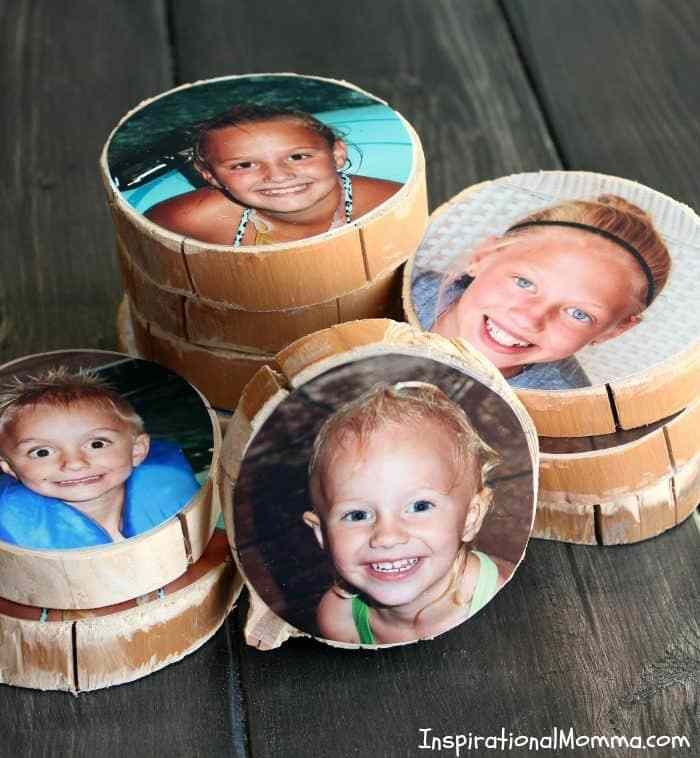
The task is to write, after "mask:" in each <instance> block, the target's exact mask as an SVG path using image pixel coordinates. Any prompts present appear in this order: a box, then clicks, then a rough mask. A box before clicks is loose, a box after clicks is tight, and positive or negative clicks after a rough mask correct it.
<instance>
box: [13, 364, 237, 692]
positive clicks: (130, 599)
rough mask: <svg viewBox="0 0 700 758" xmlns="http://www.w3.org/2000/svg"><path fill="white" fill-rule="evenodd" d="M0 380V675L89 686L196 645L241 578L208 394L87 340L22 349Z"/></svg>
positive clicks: (145, 669)
mask: <svg viewBox="0 0 700 758" xmlns="http://www.w3.org/2000/svg"><path fill="white" fill-rule="evenodd" d="M0 383H1V384H2V386H3V389H4V392H3V394H2V396H1V398H2V399H1V400H0V403H1V410H2V413H1V419H2V421H1V426H0V449H2V455H3V460H2V464H1V465H2V470H3V474H2V476H1V477H0V536H1V538H2V540H1V541H0V639H1V640H2V645H0V672H1V678H2V681H3V682H4V683H7V684H14V685H18V686H22V687H35V688H39V689H58V690H69V691H72V692H77V691H85V690H94V689H99V688H101V687H106V686H109V685H112V684H121V683H123V682H128V681H131V680H133V679H137V678H139V677H142V676H145V675H146V674H149V673H151V672H153V671H156V670H157V669H160V668H162V667H163V666H166V665H168V664H169V663H172V662H173V661H176V660H179V659H180V658H182V657H183V656H184V655H187V654H188V653H190V652H192V651H193V650H196V649H197V648H198V647H199V646H200V645H202V644H203V643H204V642H205V641H206V640H207V639H209V637H210V636H211V635H212V634H213V633H214V632H215V631H216V630H217V629H218V628H219V626H220V625H221V624H222V623H223V621H224V619H225V618H226V616H227V614H228V613H229V611H230V610H231V608H232V606H233V602H234V600H235V598H236V596H237V595H238V593H239V591H240V588H241V583H240V580H239V579H238V577H237V575H236V571H235V568H234V566H233V563H232V561H231V557H230V553H229V549H228V545H227V542H226V539H225V536H224V534H223V532H222V531H220V530H216V531H215V524H216V521H217V519H218V517H219V513H220V508H219V496H218V489H219V487H218V477H217V472H218V469H219V466H218V459H219V453H220V448H221V439H220V437H221V435H220V431H219V425H218V421H217V418H216V416H215V414H213V412H212V411H211V409H210V407H209V405H208V403H207V402H206V401H205V400H204V398H203V397H202V396H201V395H200V394H199V392H198V391H197V390H195V389H194V388H193V387H192V386H191V385H189V384H188V383H187V382H185V381H184V380H182V379H181V378H180V377H178V376H177V375H175V374H173V373H172V372H171V371H169V370H168V369H165V368H163V367H162V366H159V365H157V364H154V363H150V362H148V361H143V360H140V359H133V358H131V357H129V356H125V355H122V354H120V353H109V352H102V351H88V350H86V351H70V352H56V353H44V354H42V355H36V356H29V357H26V358H23V359H20V360H17V361H14V362H12V363H9V364H6V365H4V366H2V367H0ZM209 470H211V472H212V474H211V476H208V475H207V472H208V471H209Z"/></svg>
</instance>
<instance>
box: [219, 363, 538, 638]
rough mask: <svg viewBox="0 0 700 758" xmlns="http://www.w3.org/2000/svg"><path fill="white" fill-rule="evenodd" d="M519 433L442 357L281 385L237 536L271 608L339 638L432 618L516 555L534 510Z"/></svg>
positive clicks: (466, 609) (422, 633)
mask: <svg viewBox="0 0 700 758" xmlns="http://www.w3.org/2000/svg"><path fill="white" fill-rule="evenodd" d="M532 483H533V470H532V460H531V458H530V453H529V448H528V443H527V439H526V436H525V433H524V431H523V428H522V426H521V425H520V422H519V421H518V419H517V417H516V416H515V414H514V413H513V410H512V408H511V407H510V406H509V405H508V404H507V403H506V401H505V400H503V398H502V397H501V396H500V395H499V394H497V393H496V392H494V391H493V390H491V389H489V388H488V387H486V386H485V385H483V384H481V383H479V382H478V381H477V380H475V379H473V378H471V377H470V376H468V375H466V374H465V373H464V372H462V371H461V370H458V369H457V368H455V367H453V366H449V365H446V364H442V363H440V362H438V361H434V360H431V359H429V358H425V357H421V356H409V355H395V354H390V355H377V356H373V357H368V358H365V359H362V360H356V361H353V362H352V363H348V364H345V365H342V366H337V367H335V368H332V369H329V370H328V371H325V372H323V373H321V374H319V375H318V376H316V377H314V378H313V379H311V380H310V381H308V382H307V383H305V384H304V385H303V387H300V388H298V389H297V390H295V391H293V392H292V393H291V394H290V395H289V396H288V397H287V398H285V399H284V400H283V401H282V402H281V403H280V404H279V405H278V406H277V407H276V408H275V409H274V411H273V412H272V413H271V414H270V416H269V417H268V418H267V419H266V420H265V422H264V423H263V425H262V426H261V428H260V429H259V430H258V431H257V432H256V435H255V437H254V438H253V439H252V441H251V443H250V444H249V446H248V447H247V450H246V453H245V456H244V459H243V462H242V465H241V469H240V474H239V477H238V480H237V482H236V485H235V488H234V493H233V522H234V527H235V534H236V544H235V546H234V550H235V552H236V554H237V556H238V559H239V564H240V565H241V567H242V570H243V574H244V576H245V578H246V581H247V582H248V583H249V585H250V586H251V587H252V588H253V589H254V590H255V592H256V593H257V594H258V596H259V597H260V598H261V600H262V602H263V603H264V604H265V605H266V606H267V607H268V608H269V609H270V610H271V611H272V612H273V613H274V614H276V615H277V616H278V617H280V618H282V619H283V620H284V621H286V622H287V623H289V624H290V625H292V626H293V627H295V628H296V629H299V630H301V631H302V632H305V633H307V634H311V635H313V636H315V637H319V638H322V639H325V640H329V641H332V642H337V643H342V644H348V645H391V644H400V643H406V642H413V641H416V640H419V639H426V638H430V637H435V636H437V635H440V634H443V633H445V632H447V631H448V630H450V629H452V628H453V627H456V626H458V625H460V624H461V623H462V622H464V621H466V620H467V619H469V618H471V617H473V616H475V615H476V614H477V613H478V612H479V611H480V610H481V609H482V608H484V607H485V606H486V605H487V604H488V603H489V602H490V601H491V600H492V599H493V598H494V596H496V595H497V593H498V592H499V591H500V590H501V589H502V588H503V587H504V585H505V584H506V583H507V582H508V580H509V579H510V577H511V576H512V575H513V573H514V571H515V568H516V566H517V565H518V563H519V562H520V560H521V559H522V556H523V554H524V551H525V546H526V545H527V541H528V537H529V534H530V529H531V526H532V520H533V514H534V494H533V488H532Z"/></svg>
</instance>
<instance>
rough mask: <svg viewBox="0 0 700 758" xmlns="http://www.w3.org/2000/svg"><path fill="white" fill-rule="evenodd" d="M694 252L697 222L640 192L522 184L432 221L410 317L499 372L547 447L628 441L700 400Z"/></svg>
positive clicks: (408, 297)
mask: <svg viewBox="0 0 700 758" xmlns="http://www.w3.org/2000/svg"><path fill="white" fill-rule="evenodd" d="M699 240H700V224H698V217H697V216H696V214H695V213H693V211H692V210H690V209H689V208H687V207H686V206H683V205H681V204H679V203H677V202H675V201H673V200H672V199H671V198H669V197H667V196H665V195H663V194H661V193H659V192H656V191H654V190H652V189H649V188H648V187H644V186H642V185H640V184H636V183H634V182H631V181H628V180H625V179H620V178H617V177H613V176H605V175H602V174H593V173H588V172H581V171H571V172H566V171H544V172H539V173H528V174H517V175H514V176H508V177H504V178H501V179H497V180H494V181H489V182H484V183H483V184H479V185H477V186H475V187H472V188H469V189H467V190H465V191H464V192H463V193H461V194H460V195H458V196H457V197H456V198H454V199H453V200H451V201H450V202H449V203H447V204H446V205H445V206H443V207H442V208H441V209H439V210H438V211H437V212H436V213H435V214H434V216H433V219H432V221H431V223H430V226H429V228H428V232H427V234H426V236H425V237H424V239H423V241H422V243H421V245H420V247H419V249H418V252H417V253H416V255H415V257H414V259H413V262H412V266H411V267H410V271H407V273H406V279H405V287H404V305H405V307H406V310H407V312H408V317H409V321H410V322H411V323H414V324H416V325H418V324H419V325H420V326H421V327H422V328H424V329H429V330H432V331H435V332H437V333H439V334H442V335H444V336H447V337H451V338H461V339H465V340H467V341H468V342H469V343H470V344H472V345H473V346H474V347H475V348H476V349H477V350H479V351H481V352H482V353H483V354H484V355H485V356H486V357H487V358H488V359H489V360H491V361H492V362H493V363H494V364H495V365H496V366H497V367H498V368H499V369H500V370H501V371H502V373H503V375H504V376H505V377H506V378H507V380H508V382H509V384H510V385H511V386H512V387H514V388H516V389H518V391H519V394H520V396H521V399H522V400H523V401H524V402H525V404H526V406H527V407H528V410H530V411H531V413H532V415H533V418H534V420H535V424H536V426H537V429H538V431H539V432H540V434H543V435H546V436H580V435H590V434H606V433H610V432H614V431H615V429H616V428H623V429H631V428H634V427H639V426H642V425H644V424H647V423H651V422H653V421H657V420H659V419H662V418H664V417H667V416H669V415H671V414H672V413H675V412H677V411H679V410H681V409H682V408H684V407H685V406H687V405H688V404H689V403H690V402H692V401H693V400H694V398H695V397H696V396H697V394H698V391H699V390H700V357H699V356H700V339H699V338H698V334H699V333H700V311H699V310H698V309H697V308H696V307H694V305H693V304H694V303H695V290H694V282H695V279H696V277H695V276H694V274H693V272H694V271H695V270H696V269H697V268H698V265H699V264H698V260H699V259H698V255H697V250H698V244H699V242H698V241H699Z"/></svg>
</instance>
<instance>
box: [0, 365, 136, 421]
mask: <svg viewBox="0 0 700 758" xmlns="http://www.w3.org/2000/svg"><path fill="white" fill-rule="evenodd" d="M79 402H88V403H94V404H95V405H98V406H101V407H103V408H107V409H108V410H110V411H112V412H113V413H115V414H116V415H117V416H118V417H119V418H120V419H121V420H122V421H124V422H126V423H127V424H129V425H130V426H131V427H132V431H133V433H134V434H141V433H142V432H143V419H142V418H141V416H139V415H138V413H136V411H135V410H134V408H133V407H132V405H131V403H129V402H128V401H127V400H125V399H124V398H123V397H122V396H121V395H120V394H119V393H118V392H116V391H115V390H113V389H112V388H111V387H110V386H109V385H108V384H107V383H106V382H105V381H103V380H102V379H101V378H100V377H99V376H97V374H95V372H93V371H88V370H84V369H80V370H79V371H74V372H71V371H70V370H69V369H68V368H66V367H65V366H58V367H57V368H52V369H48V370H46V371H43V372H41V373H39V374H36V375H35V376H27V377H13V378H11V379H10V380H9V381H5V382H2V383H0V433H2V431H3V429H4V428H5V427H6V426H7V425H8V424H10V423H12V421H13V419H14V418H15V417H16V416H17V414H18V413H19V412H20V411H22V409H24V408H30V407H35V406H37V405H47V406H52V407H63V408H67V407H70V406H71V405H73V404H74V403H79Z"/></svg>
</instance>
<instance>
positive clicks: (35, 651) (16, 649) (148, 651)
mask: <svg viewBox="0 0 700 758" xmlns="http://www.w3.org/2000/svg"><path fill="white" fill-rule="evenodd" d="M242 586H243V582H242V580H241V577H240V574H238V572H237V571H236V568H235V565H234V563H233V560H232V558H231V555H230V552H229V546H228V542H227V540H226V536H225V534H224V533H223V531H221V530H218V531H217V532H215V534H214V536H213V537H212V539H211V540H210V542H209V544H208V545H207V548H206V550H205V551H204V552H203V554H202V556H201V557H200V559H199V560H198V561H197V562H196V563H194V564H193V565H192V566H190V568H189V569H188V570H187V572H186V573H185V574H183V575H182V576H181V577H179V578H178V579H176V580H175V581H173V582H171V583H169V584H168V585H166V586H165V587H163V588H162V591H160V592H153V593H150V594H149V595H146V596H142V597H139V598H136V599H133V600H131V601H128V602H124V603H120V604H118V605H114V606H109V607H106V608H101V609H98V610H84V611H60V610H49V609H46V608H37V607H31V606H27V605H19V604H16V603H13V602H10V601H8V600H5V599H0V681H2V682H3V683H5V684H10V685H13V686H16V687H29V688H32V689H40V690H65V691H67V692H72V693H77V692H86V691H90V690H97V689H101V688H103V687H110V686H112V685H116V684H124V683H126V682H131V681H133V680H135V679H140V678H141V677H144V676H147V675H148V674H151V673H153V672H154V671H157V670H159V669H161V668H164V667H165V666H168V665H169V664H171V663H175V662H176V661H178V660H180V659H181V658H184V657H185V656H186V655H189V654H190V653H192V652H194V651H195V650H197V648H199V647H201V645H203V644H204V643H205V642H206V641H207V640H208V639H209V638H210V637H211V636H212V635H213V634H214V633H215V632H216V631H217V629H218V628H219V627H220V626H221V624H222V623H223V622H224V620H225V618H226V616H227V615H228V613H229V611H230V610H231V608H232V607H233V604H234V603H235V601H236V599H237V598H238V595H239V594H240V591H241V588H242Z"/></svg>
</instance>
